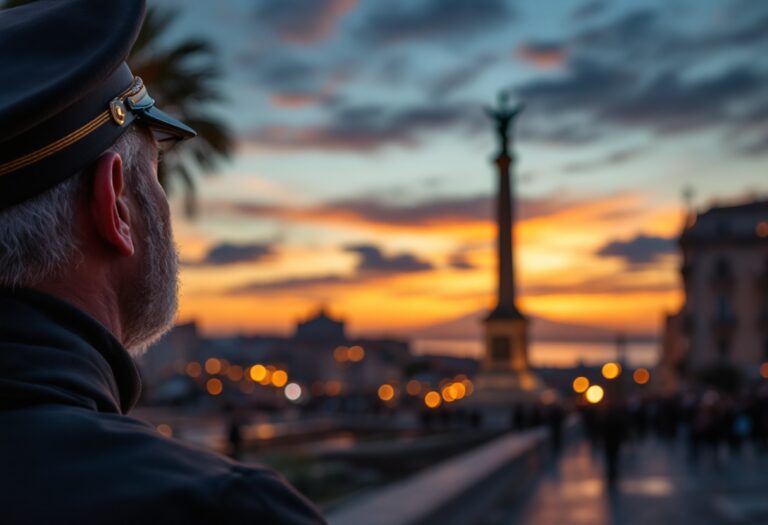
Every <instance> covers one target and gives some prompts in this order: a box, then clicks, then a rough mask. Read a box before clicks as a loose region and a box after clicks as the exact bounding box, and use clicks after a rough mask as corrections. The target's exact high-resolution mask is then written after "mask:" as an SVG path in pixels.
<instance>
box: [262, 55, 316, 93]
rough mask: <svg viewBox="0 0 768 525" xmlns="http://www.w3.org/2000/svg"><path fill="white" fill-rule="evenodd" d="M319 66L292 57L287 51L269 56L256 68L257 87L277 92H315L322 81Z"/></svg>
mask: <svg viewBox="0 0 768 525" xmlns="http://www.w3.org/2000/svg"><path fill="white" fill-rule="evenodd" d="M321 74H322V71H321V68H320V67H319V66H316V65H314V64H310V63H309V62H307V61H305V60H301V59H298V58H295V57H293V56H292V55H290V54H287V53H281V54H280V55H279V56H275V57H272V58H269V59H267V60H265V61H263V62H261V63H260V64H259V67H258V68H256V81H257V83H258V85H259V87H263V88H267V89H270V90H273V91H278V92H288V93H307V92H315V91H317V90H318V89H319V87H320V83H321V82H322V79H321V76H322V75H321Z"/></svg>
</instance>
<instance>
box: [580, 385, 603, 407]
mask: <svg viewBox="0 0 768 525" xmlns="http://www.w3.org/2000/svg"><path fill="white" fill-rule="evenodd" d="M603 396H605V391H604V390H603V387H601V386H600V385H592V386H591V387H589V388H588V389H587V392H586V393H585V394H584V397H586V398H587V401H588V402H590V403H592V404H593V405H596V404H597V403H599V402H600V401H602V400H603Z"/></svg>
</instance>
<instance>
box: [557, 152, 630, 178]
mask: <svg viewBox="0 0 768 525" xmlns="http://www.w3.org/2000/svg"><path fill="white" fill-rule="evenodd" d="M643 151H644V148H638V147H634V148H624V149H619V150H616V151H613V152H611V153H608V154H607V155H605V156H604V157H601V158H599V159H594V160H590V161H585V162H571V163H569V164H566V165H564V166H563V168H562V169H563V172H565V173H584V172H588V171H593V170H596V169H601V168H605V167H609V166H616V165H618V164H623V163H625V162H627V161H630V160H632V159H634V158H636V157H637V156H638V155H640V154H641V153H642V152H643Z"/></svg>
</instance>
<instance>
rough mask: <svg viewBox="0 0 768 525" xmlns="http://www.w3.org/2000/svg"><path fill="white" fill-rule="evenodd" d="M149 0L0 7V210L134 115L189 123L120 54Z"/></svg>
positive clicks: (64, 170) (159, 126)
mask: <svg viewBox="0 0 768 525" xmlns="http://www.w3.org/2000/svg"><path fill="white" fill-rule="evenodd" d="M144 13H145V0H43V1H38V2H32V3H30V4H27V5H24V6H22V7H16V8H12V9H4V10H0V80H2V82H1V83H0V211H2V210H3V209H6V208H9V207H11V206H13V205H15V204H18V203H20V202H23V201H25V200H27V199H29V198H32V197H34V196H36V195H38V194H40V193H42V192H44V191H46V190H47V189H49V188H51V187H53V186H55V185H56V184H59V183H60V182H62V181H64V180H65V179H67V178H69V177H71V176H72V175H74V174H76V173H78V172H79V171H81V170H82V169H84V168H86V167H87V166H89V165H90V164H91V163H92V162H94V161H95V160H96V159H97V158H98V156H99V155H100V154H101V153H102V152H104V151H105V150H106V149H108V148H109V147H110V146H111V145H112V144H114V143H115V141H116V140H117V139H118V138H120V136H121V135H122V134H123V133H125V131H126V130H127V129H128V128H129V127H130V126H131V125H132V124H134V123H137V122H140V123H142V124H145V125H146V126H148V127H149V128H150V129H151V130H152V131H153V133H154V134H155V137H156V139H157V140H158V141H167V140H173V141H179V140H184V139H187V138H191V137H194V136H195V132H194V130H192V129H191V128H190V127H188V126H186V125H185V124H183V123H181V122H179V121H178V120H176V119H174V118H173V117H171V116H169V115H167V114H166V113H164V112H162V111H160V110H159V109H158V108H157V107H155V102H154V100H153V99H152V98H151V97H150V96H149V93H148V92H147V89H146V87H145V86H144V84H143V82H142V81H141V79H140V78H138V77H134V75H133V73H131V70H130V68H129V67H128V65H127V64H126V63H125V60H126V57H127V56H128V53H129V52H130V50H131V48H132V47H133V44H134V42H135V41H136V38H137V36H138V34H139V29H140V28H141V24H142V22H143V20H144Z"/></svg>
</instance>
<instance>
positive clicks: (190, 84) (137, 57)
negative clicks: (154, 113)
mask: <svg viewBox="0 0 768 525" xmlns="http://www.w3.org/2000/svg"><path fill="white" fill-rule="evenodd" d="M30 1H31V0H5V1H3V0H0V7H3V8H10V7H17V6H20V5H23V4H28V3H30ZM177 15H178V11H177V10H175V9H160V8H157V7H150V8H149V9H148V10H147V16H146V19H145V21H144V25H143V26H142V28H141V32H140V33H139V37H138V39H137V41H136V44H135V45H134V47H133V51H132V52H131V55H130V56H129V57H128V64H129V65H130V66H131V69H132V70H133V73H134V74H135V75H136V76H139V77H141V78H142V79H143V80H144V83H145V84H146V85H147V89H148V90H149V92H150V94H151V95H152V98H154V99H155V100H156V101H157V104H158V106H159V107H161V108H162V109H163V110H164V111H167V112H168V113H170V114H172V115H174V116H175V117H177V118H179V119H180V120H182V121H183V122H185V123H187V124H188V125H190V126H191V127H192V128H194V129H195V130H196V131H197V133H198V136H197V137H196V138H195V139H193V140H190V141H187V142H185V143H182V144H180V145H179V146H177V147H176V148H174V149H173V150H172V151H170V152H168V153H167V154H166V155H165V156H164V158H163V162H162V164H161V165H160V169H159V173H158V176H159V178H160V183H161V184H162V185H163V187H164V188H165V189H166V190H167V191H170V190H171V189H172V186H173V185H174V184H173V182H174V181H178V182H179V183H181V185H182V187H183V191H184V209H185V211H186V213H187V215H194V213H195V209H196V202H197V200H196V184H195V174H196V173H202V174H206V173H210V172H211V171H212V170H213V169H214V167H215V166H216V164H217V163H218V162H219V161H220V160H222V159H225V158H228V157H229V156H230V154H231V151H232V146H233V139H232V134H231V131H230V130H229V129H228V127H227V125H226V124H225V123H223V122H222V121H220V120H218V119H216V118H215V117H214V116H213V115H211V114H210V113H209V112H207V111H206V107H209V105H210V103H213V102H219V101H221V100H222V97H221V94H220V92H219V91H218V89H217V87H216V83H217V82H218V81H219V80H220V78H221V76H222V75H221V72H220V70H219V69H218V68H217V67H216V66H215V63H216V55H215V52H214V50H213V48H212V47H211V45H210V44H209V43H208V42H206V41H204V40H202V39H199V38H194V37H190V38H187V39H185V40H182V41H181V42H177V43H174V44H171V45H164V44H161V40H162V36H163V34H164V32H165V31H166V30H167V28H168V27H169V26H170V25H171V24H172V23H173V21H174V20H175V19H176V17H177Z"/></svg>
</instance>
